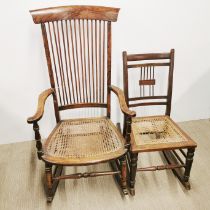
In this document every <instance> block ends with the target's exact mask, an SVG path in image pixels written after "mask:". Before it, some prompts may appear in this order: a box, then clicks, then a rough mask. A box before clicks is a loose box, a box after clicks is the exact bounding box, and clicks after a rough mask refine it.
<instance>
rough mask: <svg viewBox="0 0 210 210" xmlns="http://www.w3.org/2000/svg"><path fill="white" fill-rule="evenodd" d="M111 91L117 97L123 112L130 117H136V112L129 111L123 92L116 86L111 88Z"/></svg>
mask: <svg viewBox="0 0 210 210" xmlns="http://www.w3.org/2000/svg"><path fill="white" fill-rule="evenodd" d="M109 89H110V90H111V91H113V92H114V93H115V94H116V95H117V97H118V100H119V104H120V109H121V111H122V112H123V113H124V114H125V115H127V116H129V117H135V116H136V112H135V111H131V110H129V108H128V106H127V104H126V102H125V95H124V93H123V91H122V90H121V89H120V88H118V87H116V86H114V85H111V86H109Z"/></svg>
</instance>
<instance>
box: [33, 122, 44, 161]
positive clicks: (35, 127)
mask: <svg viewBox="0 0 210 210" xmlns="http://www.w3.org/2000/svg"><path fill="white" fill-rule="evenodd" d="M33 130H34V133H35V140H36V148H37V156H38V158H39V159H41V157H42V155H43V151H42V142H41V135H40V133H39V125H38V123H37V122H34V123H33Z"/></svg>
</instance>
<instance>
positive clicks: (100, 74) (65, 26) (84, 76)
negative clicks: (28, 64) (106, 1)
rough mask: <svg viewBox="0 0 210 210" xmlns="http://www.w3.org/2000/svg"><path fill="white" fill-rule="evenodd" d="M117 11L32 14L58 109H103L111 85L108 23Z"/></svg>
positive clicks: (58, 10) (84, 8) (79, 9)
mask: <svg viewBox="0 0 210 210" xmlns="http://www.w3.org/2000/svg"><path fill="white" fill-rule="evenodd" d="M118 11H119V9H117V8H109V7H96V6H66V7H56V8H47V9H41V10H33V11H31V14H32V16H33V20H34V22H35V23H38V24H39V23H40V24H41V28H42V35H43V40H44V46H45V52H46V57H47V63H48V70H49V75H50V81H51V86H52V87H53V88H55V90H56V95H57V99H56V100H57V102H58V109H59V110H64V109H69V108H79V107H107V108H109V105H107V103H108V102H109V101H110V99H109V98H110V94H109V91H107V89H108V88H107V87H108V86H109V85H110V83H111V21H116V20H117V15H118Z"/></svg>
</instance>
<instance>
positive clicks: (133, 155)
mask: <svg viewBox="0 0 210 210" xmlns="http://www.w3.org/2000/svg"><path fill="white" fill-rule="evenodd" d="M130 157H131V165H130V193H131V195H135V181H136V170H137V161H138V153H130Z"/></svg>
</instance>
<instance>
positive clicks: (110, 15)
mask: <svg viewBox="0 0 210 210" xmlns="http://www.w3.org/2000/svg"><path fill="white" fill-rule="evenodd" d="M119 10H120V9H119V8H113V7H102V6H61V7H51V8H44V9H37V10H30V13H31V15H32V17H33V21H34V23H36V24H39V23H45V22H51V21H58V20H69V19H92V20H104V21H112V22H116V21H117V16H118V12H119Z"/></svg>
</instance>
